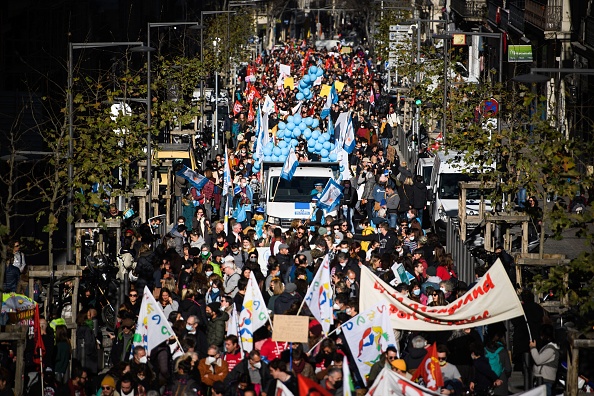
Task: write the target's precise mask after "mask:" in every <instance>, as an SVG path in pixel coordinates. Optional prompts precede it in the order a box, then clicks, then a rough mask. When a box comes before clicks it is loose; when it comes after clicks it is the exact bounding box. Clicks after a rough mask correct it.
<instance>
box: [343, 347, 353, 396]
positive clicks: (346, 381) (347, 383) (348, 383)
mask: <svg viewBox="0 0 594 396" xmlns="http://www.w3.org/2000/svg"><path fill="white" fill-rule="evenodd" d="M342 394H343V396H353V395H354V394H355V385H354V384H353V377H351V368H350V367H349V359H348V358H347V357H346V355H345V356H344V357H343V358H342Z"/></svg>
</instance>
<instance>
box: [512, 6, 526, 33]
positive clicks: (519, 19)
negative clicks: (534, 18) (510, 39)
mask: <svg viewBox="0 0 594 396" xmlns="http://www.w3.org/2000/svg"><path fill="white" fill-rule="evenodd" d="M524 7H525V2H524V1H516V2H515V3H510V4H509V25H510V26H513V27H514V28H515V29H516V30H518V31H520V32H524Z"/></svg>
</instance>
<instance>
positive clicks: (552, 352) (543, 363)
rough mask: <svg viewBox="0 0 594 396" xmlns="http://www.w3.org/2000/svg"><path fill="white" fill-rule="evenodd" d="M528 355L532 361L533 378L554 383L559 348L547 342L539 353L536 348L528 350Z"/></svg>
mask: <svg viewBox="0 0 594 396" xmlns="http://www.w3.org/2000/svg"><path fill="white" fill-rule="evenodd" d="M530 354H531V355H532V359H533V360H534V367H533V368H532V373H533V374H534V376H535V377H541V378H542V379H544V380H545V381H555V378H556V377H557V367H558V365H559V346H558V345H557V344H555V343H553V342H549V343H548V344H547V345H545V346H544V347H542V348H541V350H540V351H537V350H536V348H532V349H530Z"/></svg>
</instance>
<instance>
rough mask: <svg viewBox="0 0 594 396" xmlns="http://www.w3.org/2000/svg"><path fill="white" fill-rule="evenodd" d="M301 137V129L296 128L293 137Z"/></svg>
mask: <svg viewBox="0 0 594 396" xmlns="http://www.w3.org/2000/svg"><path fill="white" fill-rule="evenodd" d="M299 136H301V129H299V128H295V130H294V131H293V137H295V138H298V137H299Z"/></svg>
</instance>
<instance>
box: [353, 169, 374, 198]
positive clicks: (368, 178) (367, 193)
mask: <svg viewBox="0 0 594 396" xmlns="http://www.w3.org/2000/svg"><path fill="white" fill-rule="evenodd" d="M363 183H365V187H364V188H363V195H362V196H361V199H367V200H371V199H373V196H372V195H373V188H374V187H375V176H374V175H373V173H372V172H363V173H362V174H361V175H360V176H359V179H358V180H357V184H358V185H359V186H360V185H361V184H363Z"/></svg>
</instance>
